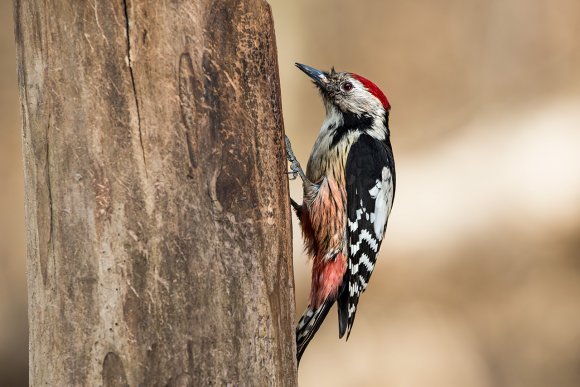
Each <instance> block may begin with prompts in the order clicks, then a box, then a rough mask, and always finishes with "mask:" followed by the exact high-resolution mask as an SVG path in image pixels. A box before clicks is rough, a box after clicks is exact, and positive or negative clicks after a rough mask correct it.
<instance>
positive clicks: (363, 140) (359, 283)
mask: <svg viewBox="0 0 580 387" xmlns="http://www.w3.org/2000/svg"><path fill="white" fill-rule="evenodd" d="M394 196H395V164H394V159H393V152H392V149H391V145H390V142H388V140H387V141H386V142H382V141H379V140H377V139H375V138H373V137H371V136H369V135H368V134H363V135H361V136H360V137H359V139H358V140H357V141H356V142H355V143H354V144H353V145H352V147H351V148H350V151H349V153H348V158H347V161H346V201H347V204H346V210H347V217H348V223H347V240H348V246H347V248H348V268H347V275H345V280H344V282H343V289H342V291H341V293H340V296H339V298H338V315H339V334H340V337H342V336H343V335H344V333H345V332H348V333H347V339H348V336H349V335H350V330H351V329H352V324H353V322H354V317H355V315H356V307H357V304H358V299H359V297H360V294H361V293H362V292H364V291H365V289H366V287H367V285H368V283H369V279H370V277H371V274H372V272H373V269H374V267H375V262H376V259H377V253H378V251H379V248H380V246H381V242H382V239H383V236H384V232H385V229H386V227H387V220H388V218H389V214H390V212H391V207H392V205H393V199H394Z"/></svg>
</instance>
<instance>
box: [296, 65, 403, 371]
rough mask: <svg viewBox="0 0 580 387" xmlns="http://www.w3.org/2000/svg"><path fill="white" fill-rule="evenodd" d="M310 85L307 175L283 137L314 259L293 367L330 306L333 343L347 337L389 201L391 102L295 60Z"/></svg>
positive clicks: (368, 85)
mask: <svg viewBox="0 0 580 387" xmlns="http://www.w3.org/2000/svg"><path fill="white" fill-rule="evenodd" d="M296 66H297V67H298V68H299V69H300V70H302V71H303V72H304V73H306V74H307V75H308V76H309V77H310V78H311V79H312V80H313V82H314V84H315V85H316V87H317V88H318V90H319V91H320V94H321V96H322V100H323V102H324V106H325V108H326V118H325V120H324V122H323V124H322V127H321V129H320V133H319V135H318V138H317V139H316V142H315V143H314V147H313V148H312V152H311V154H310V158H309V160H308V165H307V167H306V173H304V172H303V170H302V168H301V166H300V163H299V162H298V160H297V159H296V157H295V156H294V153H293V151H292V147H291V144H290V141H289V139H288V138H287V137H286V149H287V155H288V160H289V161H290V163H291V166H290V172H289V174H291V175H292V176H293V178H296V176H300V178H301V179H302V182H303V190H304V195H303V203H302V204H301V205H299V204H298V203H296V202H295V201H293V200H292V199H291V203H292V206H293V207H294V210H295V211H296V215H297V217H298V219H299V221H300V226H301V229H302V234H303V236H304V243H305V247H306V252H307V254H308V255H309V257H310V258H311V259H312V280H311V290H310V297H309V305H308V308H307V309H306V311H305V312H304V314H303V315H302V317H301V318H300V320H299V322H298V325H297V327H296V346H297V358H298V362H300V359H301V357H302V354H303V353H304V351H305V349H306V347H307V345H308V343H309V342H310V340H312V338H313V337H314V335H315V333H316V331H317V330H318V328H319V327H320V325H321V324H322V322H323V320H324V318H325V317H326V315H327V314H328V311H329V310H330V308H331V307H332V305H333V304H334V303H335V302H336V303H337V308H338V331H339V338H342V337H343V336H344V335H345V333H346V339H347V340H348V337H349V335H350V332H351V329H352V326H353V323H354V318H355V315H356V311H357V305H358V300H359V297H360V295H361V294H362V293H363V292H364V291H365V289H366V287H367V285H368V283H369V279H370V276H371V274H372V272H373V270H374V268H375V263H376V259H377V253H378V251H379V248H380V246H381V242H382V240H383V237H384V234H385V229H386V227H387V220H388V218H389V214H390V212H391V208H392V205H393V199H394V196H395V185H396V180H395V161H394V158H393V151H392V147H391V141H390V132H389V125H388V122H389V111H390V108H391V106H390V104H389V101H388V100H387V97H385V95H384V94H383V92H382V91H381V90H380V89H379V88H378V87H377V85H375V84H374V83H373V82H371V81H369V80H368V79H366V78H364V77H362V76H360V75H357V74H354V73H349V72H336V71H335V70H334V68H333V69H332V70H331V71H330V72H324V71H320V70H317V69H315V68H313V67H310V66H306V65H303V64H300V63H296Z"/></svg>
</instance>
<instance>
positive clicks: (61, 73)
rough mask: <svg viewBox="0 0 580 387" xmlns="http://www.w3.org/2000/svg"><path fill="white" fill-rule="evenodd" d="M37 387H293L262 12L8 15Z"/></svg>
mask: <svg viewBox="0 0 580 387" xmlns="http://www.w3.org/2000/svg"><path fill="white" fill-rule="evenodd" d="M15 20H16V31H15V32H16V41H17V46H18V75H19V82H20V95H21V101H22V116H23V143H24V145H23V147H24V160H25V173H26V215H27V239H28V289H29V320H30V384H31V385H32V386H40V385H47V386H99V385H102V386H126V385H129V386H203V385H251V386H254V385H295V384H296V362H295V349H294V333H293V332H294V324H293V321H294V289H293V277H292V260H291V256H292V254H291V228H290V210H289V201H288V183H287V179H286V177H285V171H286V161H285V156H284V141H283V138H284V133H283V130H284V129H283V125H282V115H281V105H280V89H279V78H278V68H277V59H276V45H275V40H274V39H275V38H274V30H273V26H272V17H271V13H270V9H269V6H268V5H267V3H266V2H265V1H262V0H238V1H236V0H222V1H210V0H198V1H177V0H175V1H154V0H150V1H147V0H119V1H116V2H110V1H92V2H77V1H65V0H54V1H48V2H47V1H40V0H28V1H24V0H16V1H15Z"/></svg>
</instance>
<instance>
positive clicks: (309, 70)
mask: <svg viewBox="0 0 580 387" xmlns="http://www.w3.org/2000/svg"><path fill="white" fill-rule="evenodd" d="M296 67H298V68H299V69H300V70H302V71H303V72H304V73H306V75H308V76H309V77H310V78H312V80H313V81H314V83H316V84H317V85H318V86H319V87H320V88H322V90H326V86H327V85H328V82H329V80H328V75H327V74H326V73H325V72H324V71H320V70H317V69H315V68H314V67H310V66H306V65H304V64H302V63H296Z"/></svg>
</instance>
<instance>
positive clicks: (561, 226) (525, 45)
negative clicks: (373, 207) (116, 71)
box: [0, 0, 580, 387]
mask: <svg viewBox="0 0 580 387" xmlns="http://www.w3.org/2000/svg"><path fill="white" fill-rule="evenodd" d="M270 3H271V4H272V8H273V12H274V21H275V26H276V34H277V39H278V50H279V59H280V72H281V79H282V93H283V103H284V117H285V122H286V132H287V134H288V135H289V136H290V137H291V139H292V140H293V143H294V147H295V149H296V151H297V155H298V157H299V158H300V160H302V161H303V162H304V163H305V162H306V160H307V157H308V153H309V151H310V147H311V146H312V143H313V141H314V139H315V137H316V135H317V133H318V128H319V127H320V124H321V122H322V119H323V114H324V111H323V107H322V105H321V103H320V101H319V97H318V95H317V92H316V91H315V89H314V87H313V86H312V85H311V83H310V82H309V81H308V80H307V79H306V78H305V77H304V75H303V74H302V73H300V72H299V71H298V70H296V69H295V68H294V66H293V63H294V62H295V61H299V62H302V63H306V64H309V65H312V66H315V67H319V68H325V69H329V68H330V67H331V66H333V65H334V66H336V68H337V70H348V71H353V72H357V73H359V74H361V75H364V76H366V77H368V78H370V79H372V80H373V81H375V83H377V84H378V85H379V86H380V87H381V88H382V89H383V91H385V93H386V94H387V96H388V97H389V100H390V102H391V104H392V106H393V109H392V112H391V131H392V142H393V146H394V148H395V156H396V160H397V174H398V178H397V196H396V199H395V205H394V209H393V213H392V216H391V220H390V222H389V228H388V232H387V237H386V239H385V243H384V244H383V248H382V251H381V259H380V263H379V264H378V266H377V269H376V271H375V274H374V275H373V279H372V281H371V284H370V286H369V288H368V291H367V292H366V293H365V295H364V296H363V298H362V301H361V304H360V306H361V307H360V308H359V312H358V314H357V321H356V324H355V328H354V330H353V334H352V335H351V338H350V340H349V342H348V343H344V341H339V340H338V330H337V329H338V328H337V322H336V313H335V312H331V314H330V315H329V317H328V318H327V321H326V322H325V324H324V325H323V327H322V328H321V330H320V333H319V334H318V335H317V337H316V338H315V339H314V340H313V342H312V343H311V345H310V347H309V348H308V350H307V351H306V353H305V355H304V357H303V361H302V365H301V368H300V371H299V376H300V385H301V386H354V385H357V386H363V385H365V386H392V387H415V386H417V387H419V386H421V387H423V386H427V387H486V386H499V387H503V386H506V387H507V386H510V387H512V386H513V387H519V386H522V387H535V386H538V387H539V386H542V387H543V386H558V387H567V386H570V387H577V386H580V2H578V1H577V0H553V1H547V0H489V1H475V0H471V1H459V0H442V1H438V2H434V1H429V0H416V1H406V2H400V1H399V2H395V1H379V0H375V1H371V0H367V1H358V2H352V1H347V0H319V1H308V0H295V1H284V0H272V1H270ZM12 28H13V24H12V6H11V2H10V1H8V0H0V29H1V33H0V265H1V269H0V386H20V385H26V384H27V336H26V286H25V249H24V221H23V214H24V209H23V176H22V165H21V154H20V118H19V111H18V109H19V103H18V95H17V86H16V70H15V52H14V43H13V41H14V38H13V32H12ZM291 188H292V190H293V195H294V197H299V196H300V187H299V184H298V183H296V182H292V183H291ZM295 231H297V230H295ZM295 236H296V237H295V244H294V246H295V277H296V285H297V291H296V296H297V309H298V312H302V310H303V308H304V307H305V304H306V297H307V292H308V288H309V283H308V279H309V267H308V264H307V262H306V260H305V257H304V255H303V254H302V253H301V251H302V244H301V239H300V236H299V233H297V232H295Z"/></svg>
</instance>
